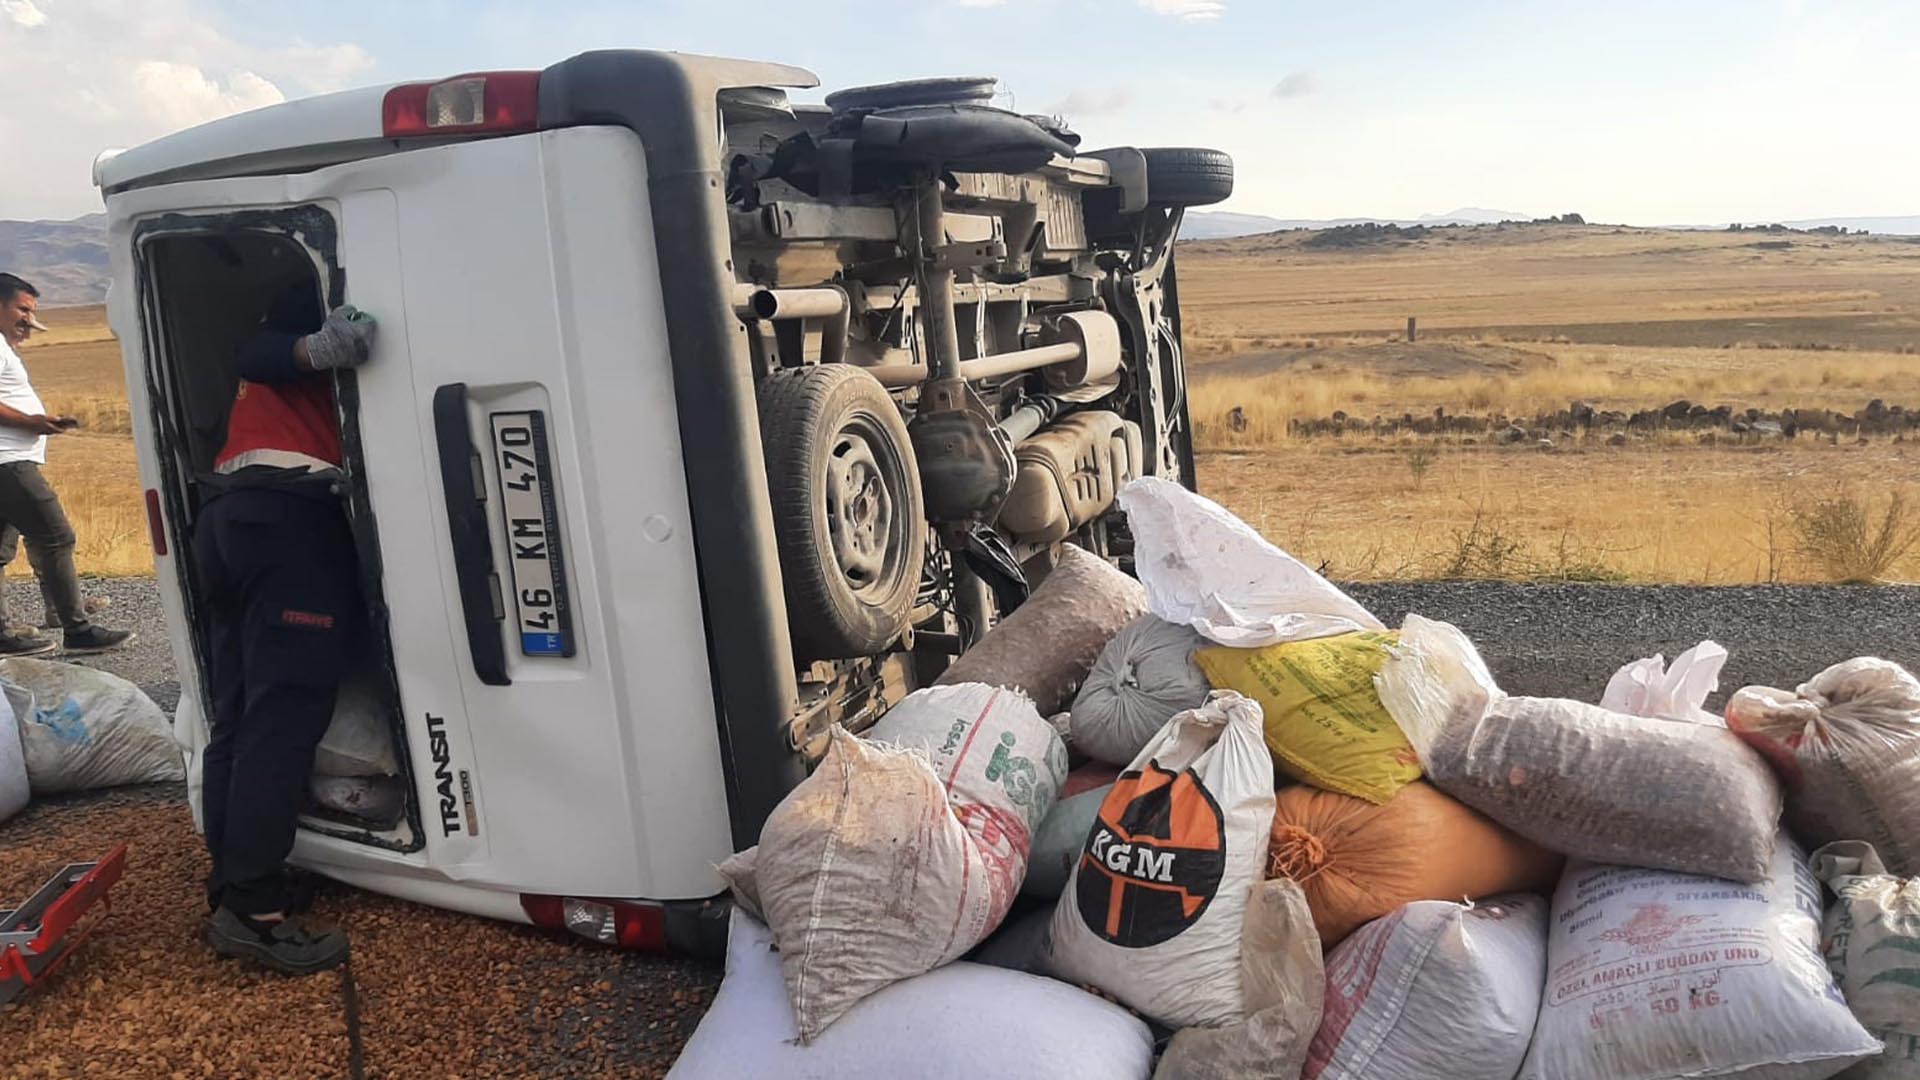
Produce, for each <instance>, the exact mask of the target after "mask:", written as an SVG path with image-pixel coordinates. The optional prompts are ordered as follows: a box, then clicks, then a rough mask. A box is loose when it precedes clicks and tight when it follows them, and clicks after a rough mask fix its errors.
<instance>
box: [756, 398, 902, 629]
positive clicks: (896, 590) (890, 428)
mask: <svg viewBox="0 0 1920 1080" xmlns="http://www.w3.org/2000/svg"><path fill="white" fill-rule="evenodd" d="M758 402H759V408H760V438H761V446H762V449H763V450H764V452H765V454H766V460H767V483H768V487H769V492H770V494H771V496H772V500H773V520H774V531H775V532H776V533H777V534H778V537H779V548H780V576H781V578H782V579H783V580H784V582H785V591H786V598H787V626H788V629H789V631H790V632H791V634H792V636H793V648H794V654H795V659H797V660H800V661H802V662H806V661H812V660H835V659H842V658H846V657H854V656H871V655H874V654H875V653H879V652H882V651H884V650H885V649H886V648H887V647H888V646H889V645H891V644H892V643H893V642H894V641H895V640H896V639H898V638H899V637H900V635H901V633H902V632H903V631H904V630H906V628H907V623H908V620H909V619H911V617H912V614H913V605H914V601H915V599H916V598H917V597H918V594H919V589H920V571H921V563H922V562H923V561H924V560H925V558H926V535H927V523H926V511H925V509H924V508H923V506H922V502H921V496H920V473H919V469H918V468H917V467H916V465H915V463H914V457H913V444H912V443H911V442H910V441H909V440H908V438H907V426H906V424H905V422H904V421H902V420H901V419H900V410H899V408H898V407H896V406H895V405H894V403H893V398H892V397H891V396H890V395H889V394H888V393H887V390H886V388H885V387H883V386H881V385H880V383H879V381H878V380H876V379H875V378H874V377H873V376H872V375H869V374H868V373H866V372H865V371H862V370H861V369H859V368H857V367H851V366H848V365H844V364H826V365H822V366H817V367H807V368H799V369H794V370H788V371H776V372H774V373H773V374H771V375H769V376H767V377H766V378H765V379H763V380H761V383H760V386H759V389H758Z"/></svg>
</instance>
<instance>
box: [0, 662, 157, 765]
mask: <svg viewBox="0 0 1920 1080" xmlns="http://www.w3.org/2000/svg"><path fill="white" fill-rule="evenodd" d="M0 679H4V680H6V681H7V682H10V683H13V684H15V685H16V686H18V687H20V688H21V689H23V690H25V691H26V692H28V693H29V694H31V695H32V697H33V711H32V713H31V714H30V715H23V716H22V717H21V718H20V736H21V737H20V741H21V746H22V748H23V749H24V751H25V756H26V762H27V781H28V783H29V784H31V785H32V788H33V793H34V794H35V795H51V794H54V793H57V792H62V791H87V790H90V789H93V788H103V787H117V786H119V785H121V784H147V783H157V782H161V781H167V780H179V779H182V778H183V777H185V776H186V769H185V765H184V763H183V762H182V760H181V757H180V748H179V747H178V746H176V745H175V744H174V741H173V729H172V728H171V727H170V726H169V725H168V722H167V714H166V713H164V712H162V711H161V710H160V706H158V705H155V704H154V703H153V699H152V698H149V697H148V696H147V695H146V694H145V693H143V692H142V691H141V689H140V688H139V687H138V686H135V685H134V684H132V683H130V682H128V681H127V680H125V679H123V678H121V677H120V676H118V675H111V674H108V673H107V672H104V671H97V670H95V669H93V668H89V667H81V666H80V665H78V664H62V663H56V662H53V661H48V660H26V659H19V658H15V659H11V660H0Z"/></svg>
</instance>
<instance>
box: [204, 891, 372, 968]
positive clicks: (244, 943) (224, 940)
mask: <svg viewBox="0 0 1920 1080" xmlns="http://www.w3.org/2000/svg"><path fill="white" fill-rule="evenodd" d="M207 944H209V945H211V946H213V951H214V952H217V953H219V954H220V955H221V956H228V957H233V958H235V959H244V960H252V961H254V962H255V963H257V964H260V965H262V966H265V967H268V968H271V969H273V970H274V971H278V972H281V973H283V974H287V975H312V974H314V973H315V972H319V971H325V970H327V969H328V968H331V967H336V966H338V965H339V963H340V962H341V961H342V960H345V959H346V958H347V935H346V934H344V933H342V932H340V931H338V930H321V931H315V930H313V929H311V928H309V927H308V926H307V924H306V922H305V921H304V920H302V919H294V918H289V919H283V920H281V921H280V922H261V921H259V920H257V919H249V918H247V917H246V916H245V915H237V914H235V913H234V912H232V911H230V910H228V909H226V908H224V907H223V908H221V909H220V910H219V911H216V912H214V913H213V918H211V919H208V920H207Z"/></svg>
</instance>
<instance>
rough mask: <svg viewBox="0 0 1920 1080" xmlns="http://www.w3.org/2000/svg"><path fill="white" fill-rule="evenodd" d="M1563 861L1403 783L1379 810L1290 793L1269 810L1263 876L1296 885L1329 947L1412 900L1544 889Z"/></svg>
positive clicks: (1347, 799)
mask: <svg viewBox="0 0 1920 1080" xmlns="http://www.w3.org/2000/svg"><path fill="white" fill-rule="evenodd" d="M1562 862H1563V860H1562V859H1561V857H1560V856H1559V855H1558V854H1556V853H1554V852H1551V851H1548V850H1547V849H1545V848H1543V847H1541V846H1539V845H1538V844H1535V843H1533V842H1531V841H1529V840H1526V839H1524V838H1522V837H1521V836H1519V835H1517V834H1515V833H1513V832H1510V831H1508V830H1506V829H1504V828H1502V827H1501V826H1499V825H1498V824H1496V823H1494V822H1492V821H1489V820H1488V819H1487V818H1485V817H1483V816H1481V815H1480V814H1479V813H1477V812H1476V811H1474V810H1472V809H1470V808H1469V807H1467V806H1464V805H1462V804H1461V803H1459V802H1457V801H1455V800H1453V799H1451V798H1448V797H1447V796H1446V795H1443V794H1441V793H1440V792H1439V791H1437V790H1435V789H1434V788H1433V787H1432V786H1430V785H1428V784H1424V783H1413V784H1408V785H1407V786H1406V787H1404V788H1401V789H1400V794H1398V795H1395V796H1394V797H1393V801H1391V802H1389V803H1387V804H1386V805H1385V806H1375V805H1374V804H1372V803H1369V802H1367V801H1365V800H1363V799H1356V798H1353V797H1352V796H1349V795H1338V794H1335V793H1333V792H1330V791H1316V790H1314V789H1313V788H1309V787H1293V788H1288V789H1286V790H1285V791H1282V792H1280V794H1279V796H1278V800H1277V805H1276V806H1275V807H1274V812H1273V844H1272V846H1271V848H1269V850H1268V854H1267V873H1268V875H1269V876H1272V877H1287V878H1291V879H1293V880H1295V881H1298V882H1300V884H1301V887H1302V888H1303V889H1304V890H1305V892H1306V897H1307V905H1308V906H1309V907H1310V908H1311V909H1312V910H1313V923H1314V926H1315V927H1316V928H1317V929H1318V930H1319V933H1320V941H1321V944H1323V945H1325V946H1326V947H1327V948H1329V949H1331V948H1333V947H1334V946H1335V945H1338V944H1340V942H1341V941H1342V940H1344V939H1345V938H1346V936H1347V935H1348V934H1351V933H1353V932H1354V930H1356V929H1358V928H1359V927H1360V926H1361V925H1362V924H1363V923H1367V922H1370V921H1372V920H1374V919H1378V918H1380V917H1382V916H1384V915H1388V914H1390V913H1392V912H1394V911H1396V910H1398V909H1399V908H1401V907H1403V906H1405V905H1407V904H1410V903H1413V902H1414V901H1416V900H1451V901H1455V902H1458V901H1461V900H1478V899H1480V898H1482V897H1487V896H1493V895H1496V894H1498V893H1509V892H1531V891H1534V890H1544V889H1550V888H1552V887H1553V884H1554V882H1556V881H1559V880H1560V869H1561V865H1562Z"/></svg>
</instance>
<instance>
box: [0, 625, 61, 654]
mask: <svg viewBox="0 0 1920 1080" xmlns="http://www.w3.org/2000/svg"><path fill="white" fill-rule="evenodd" d="M57 647H58V643H57V642H55V641H54V640H53V639H52V638H50V637H41V636H40V635H39V634H36V633H34V632H33V631H32V630H29V629H23V630H8V631H6V632H5V633H0V656H42V655H44V654H46V653H50V652H52V651H53V650H54V649H55V648H57Z"/></svg>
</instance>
